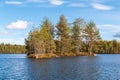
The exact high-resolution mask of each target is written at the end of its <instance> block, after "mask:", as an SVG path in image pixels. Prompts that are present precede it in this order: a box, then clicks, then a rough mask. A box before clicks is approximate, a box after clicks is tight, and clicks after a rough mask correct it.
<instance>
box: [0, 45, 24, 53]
mask: <svg viewBox="0 0 120 80" xmlns="http://www.w3.org/2000/svg"><path fill="white" fill-rule="evenodd" d="M25 52H26V49H25V45H16V44H15V45H12V44H4V43H1V44H0V53H1V54H6V53H7V54H21V53H25Z"/></svg>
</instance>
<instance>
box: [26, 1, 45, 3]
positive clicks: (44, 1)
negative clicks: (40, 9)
mask: <svg viewBox="0 0 120 80" xmlns="http://www.w3.org/2000/svg"><path fill="white" fill-rule="evenodd" d="M27 2H34V3H38V2H39V3H41V2H45V0H27Z"/></svg>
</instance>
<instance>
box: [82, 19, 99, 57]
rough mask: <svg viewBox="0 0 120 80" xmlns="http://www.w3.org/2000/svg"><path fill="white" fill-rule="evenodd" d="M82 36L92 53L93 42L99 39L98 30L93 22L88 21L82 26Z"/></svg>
mask: <svg viewBox="0 0 120 80" xmlns="http://www.w3.org/2000/svg"><path fill="white" fill-rule="evenodd" d="M84 37H85V39H86V41H87V43H88V45H89V46H88V47H89V48H88V51H89V53H90V55H91V54H93V48H94V46H95V44H94V43H95V42H96V41H99V40H101V38H100V34H99V30H98V29H97V27H96V25H95V23H94V22H92V21H90V22H89V23H88V24H87V25H86V26H85V28H84Z"/></svg>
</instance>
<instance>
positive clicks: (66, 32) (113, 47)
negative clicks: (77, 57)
mask: <svg viewBox="0 0 120 80" xmlns="http://www.w3.org/2000/svg"><path fill="white" fill-rule="evenodd" d="M25 43H26V49H27V53H28V54H37V53H44V54H46V53H60V54H61V53H70V52H73V53H79V52H89V53H90V54H93V53H119V52H120V50H119V49H120V42H118V41H116V40H113V41H103V40H102V39H101V37H100V33H99V30H98V28H97V27H96V25H95V23H94V22H92V21H90V22H89V23H87V24H86V23H85V21H84V20H83V19H80V18H78V19H76V20H75V21H74V22H73V23H72V25H68V23H67V20H66V18H65V16H64V15H61V16H60V20H59V22H58V23H57V25H56V31H55V30H54V26H53V25H52V23H51V22H50V21H49V20H48V19H47V18H45V19H44V21H43V23H42V25H41V26H39V27H38V28H34V29H33V30H32V31H30V32H29V35H28V37H27V39H25Z"/></svg>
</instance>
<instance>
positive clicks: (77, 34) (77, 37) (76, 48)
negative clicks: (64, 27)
mask: <svg viewBox="0 0 120 80" xmlns="http://www.w3.org/2000/svg"><path fill="white" fill-rule="evenodd" d="M83 26H84V21H83V20H82V19H80V18H78V19H76V20H75V21H74V22H73V27H72V30H71V31H72V32H71V33H72V45H73V52H75V53H78V52H80V50H81V48H82V27H83Z"/></svg>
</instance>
